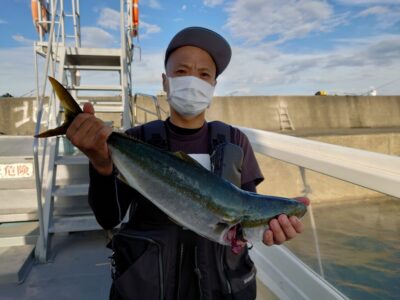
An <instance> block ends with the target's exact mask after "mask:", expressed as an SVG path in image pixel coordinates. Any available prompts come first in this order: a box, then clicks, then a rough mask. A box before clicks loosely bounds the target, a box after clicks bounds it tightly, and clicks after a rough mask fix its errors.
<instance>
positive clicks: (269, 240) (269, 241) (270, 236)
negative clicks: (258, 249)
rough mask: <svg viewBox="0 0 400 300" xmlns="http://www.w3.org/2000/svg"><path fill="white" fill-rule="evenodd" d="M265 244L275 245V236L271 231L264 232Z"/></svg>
mask: <svg viewBox="0 0 400 300" xmlns="http://www.w3.org/2000/svg"><path fill="white" fill-rule="evenodd" d="M263 243H264V244H265V245H267V246H272V245H273V244H274V234H273V233H272V231H271V230H270V229H267V230H265V231H264V235H263Z"/></svg>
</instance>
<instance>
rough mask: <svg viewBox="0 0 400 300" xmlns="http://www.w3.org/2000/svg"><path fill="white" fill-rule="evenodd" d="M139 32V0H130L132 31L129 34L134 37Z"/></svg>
mask: <svg viewBox="0 0 400 300" xmlns="http://www.w3.org/2000/svg"><path fill="white" fill-rule="evenodd" d="M138 33H139V0H132V31H131V35H132V36H133V37H136V36H137V35H138Z"/></svg>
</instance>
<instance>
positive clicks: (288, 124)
mask: <svg viewBox="0 0 400 300" xmlns="http://www.w3.org/2000/svg"><path fill="white" fill-rule="evenodd" d="M278 116H279V124H280V127H281V130H282V131H285V130H295V128H294V125H293V122H292V119H291V118H290V115H289V110H288V107H287V105H286V104H283V103H279V107H278Z"/></svg>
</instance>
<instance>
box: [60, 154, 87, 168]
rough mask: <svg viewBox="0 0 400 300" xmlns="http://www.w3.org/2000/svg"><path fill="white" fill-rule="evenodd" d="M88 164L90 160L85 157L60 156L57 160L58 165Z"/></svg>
mask: <svg viewBox="0 0 400 300" xmlns="http://www.w3.org/2000/svg"><path fill="white" fill-rule="evenodd" d="M88 163H89V160H88V158H87V157H86V156H85V155H74V156H72V155H65V156H58V157H57V159H56V164H57V165H68V166H70V165H87V164H88Z"/></svg>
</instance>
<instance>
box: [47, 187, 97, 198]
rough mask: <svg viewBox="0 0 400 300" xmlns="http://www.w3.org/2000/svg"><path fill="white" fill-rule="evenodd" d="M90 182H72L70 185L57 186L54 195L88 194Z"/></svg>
mask: <svg viewBox="0 0 400 300" xmlns="http://www.w3.org/2000/svg"><path fill="white" fill-rule="evenodd" d="M88 189H89V184H71V185H68V186H59V185H57V186H55V189H54V191H53V196H55V197H68V196H86V195H87V194H88Z"/></svg>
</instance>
